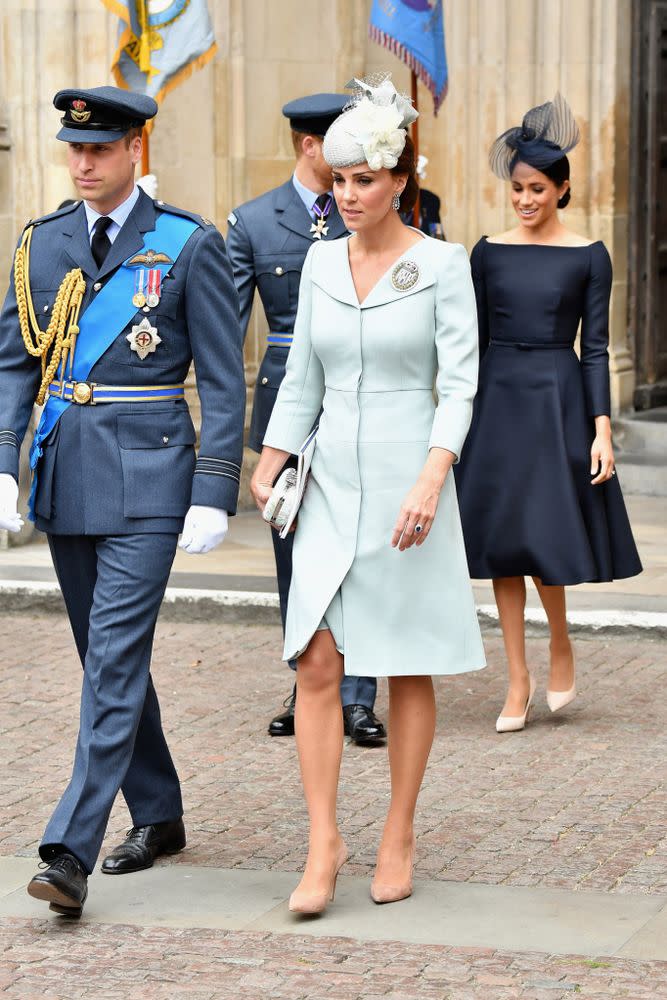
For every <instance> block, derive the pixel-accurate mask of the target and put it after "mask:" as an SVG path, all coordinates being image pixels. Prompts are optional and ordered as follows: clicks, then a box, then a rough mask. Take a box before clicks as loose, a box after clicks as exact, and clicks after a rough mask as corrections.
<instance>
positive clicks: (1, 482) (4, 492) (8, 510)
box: [0, 472, 23, 534]
mask: <svg viewBox="0 0 667 1000" xmlns="http://www.w3.org/2000/svg"><path fill="white" fill-rule="evenodd" d="M18 500H19V486H18V483H17V482H16V480H15V479H14V477H13V476H10V475H9V473H8V472H0V529H3V530H4V531H13V532H14V533H15V534H16V533H17V532H19V531H20V530H21V528H22V527H23V518H22V517H21V515H20V514H19V512H18V509H17V508H18Z"/></svg>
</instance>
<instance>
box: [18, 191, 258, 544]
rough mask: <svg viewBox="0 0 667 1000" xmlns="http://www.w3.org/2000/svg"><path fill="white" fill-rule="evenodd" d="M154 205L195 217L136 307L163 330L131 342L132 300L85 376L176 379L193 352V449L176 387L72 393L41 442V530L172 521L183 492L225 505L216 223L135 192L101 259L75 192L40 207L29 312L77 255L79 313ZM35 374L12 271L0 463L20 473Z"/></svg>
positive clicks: (227, 284)
mask: <svg viewBox="0 0 667 1000" xmlns="http://www.w3.org/2000/svg"><path fill="white" fill-rule="evenodd" d="M163 211H165V212H172V213H175V214H177V215H185V216H187V217H188V218H191V219H193V221H195V222H197V223H198V228H197V229H196V230H195V231H194V232H193V233H192V235H191V236H190V238H189V239H188V241H187V242H186V244H185V246H184V247H183V249H182V251H181V253H180V255H179V256H178V258H177V260H176V262H175V264H174V265H173V267H172V268H171V270H170V272H169V274H168V275H166V276H165V277H164V280H163V282H162V295H161V298H160V302H159V305H158V306H157V307H156V308H155V309H151V311H150V313H148V314H147V316H148V319H149V320H150V322H151V324H152V325H153V326H155V327H157V330H158V334H159V336H160V337H161V338H162V342H161V343H160V344H159V345H158V347H157V350H156V351H155V352H154V353H152V354H148V355H147V356H146V357H145V359H144V360H141V359H140V358H139V356H138V354H137V353H136V352H135V351H132V350H131V348H130V344H129V343H128V340H127V335H128V334H129V333H130V331H131V328H132V326H133V325H135V324H137V323H139V322H140V321H141V319H142V318H143V316H144V313H143V312H141V311H140V310H137V313H136V314H135V315H134V316H133V318H132V319H131V320H130V322H129V323H128V325H127V326H126V327H124V328H123V329H121V330H119V332H118V336H117V337H116V339H115V340H114V342H113V343H112V344H111V346H110V347H109V348H108V349H107V350H106V352H105V353H104V354H103V355H102V356H101V358H100V359H99V360H98V361H97V362H96V364H95V365H94V366H93V368H92V371H91V372H90V376H89V381H91V382H94V383H98V384H100V385H111V386H113V385H123V386H133V385H137V386H148V385H150V386H154V385H174V384H175V383H179V382H183V381H185V378H186V376H187V374H188V369H189V368H190V364H191V362H192V360H193V358H194V363H195V370H196V375H197V388H198V392H199V398H200V401H201V411H202V422H201V443H200V450H199V457H198V458H197V457H196V455H195V449H194V446H195V437H196V435H195V428H194V425H193V423H192V419H191V417H190V413H189V410H188V407H187V404H186V403H185V401H183V400H178V401H166V402H164V401H160V402H158V401H155V402H147V403H141V402H136V403H130V402H123V403H103V404H98V405H86V406H80V405H77V404H75V403H73V404H72V405H71V406H69V408H68V409H67V410H66V411H65V412H64V413H63V414H62V416H61V418H60V420H59V421H58V423H57V424H56V427H55V429H54V430H53V432H52V433H51V435H50V436H49V437H48V438H47V439H46V441H45V442H44V444H43V450H44V453H43V457H42V458H41V459H40V461H39V465H38V488H37V492H36V497H35V515H36V524H37V527H38V528H40V529H41V530H42V531H47V532H50V533H53V534H85V535H109V534H129V533H133V532H178V531H180V530H181V528H182V525H183V517H184V515H185V514H186V512H187V510H188V507H189V506H190V504H202V505H205V506H211V507H218V508H222V509H224V510H227V511H229V512H230V513H234V512H235V510H236V502H237V497H238V488H239V478H240V471H241V458H242V438H243V420H244V410H245V388H244V378H243V356H242V336H241V331H240V327H239V323H238V299H237V295H236V290H235V288H234V282H233V278H232V271H231V267H230V265H229V260H228V258H227V254H226V251H225V245H224V241H223V239H222V236H221V235H220V233H219V232H218V230H217V229H216V228H215V227H214V226H213V225H210V224H207V223H205V222H204V221H203V220H202V219H201V218H200V217H199V216H192V215H190V213H187V212H181V211H180V210H179V209H172V208H171V207H169V206H165V205H163V204H162V203H160V202H154V201H153V200H152V199H150V198H149V197H148V196H147V195H146V194H145V193H144V192H141V193H140V196H139V199H138V201H137V203H136V205H135V206H134V208H133V210H132V212H131V213H130V215H129V216H128V218H127V220H126V222H125V224H124V225H123V226H122V228H121V230H120V232H119V233H118V235H117V236H116V239H115V240H114V242H113V244H112V246H111V249H110V250H109V252H108V255H107V257H106V260H105V261H104V262H103V264H102V267H101V268H99V269H98V267H97V265H96V264H95V261H94V259H93V256H92V253H91V249H90V240H89V235H88V228H87V224H86V215H85V209H84V206H83V204H81V203H79V204H78V205H76V206H70V207H69V208H66V209H63V210H62V211H61V212H56V213H55V214H54V215H51V216H47V217H45V218H44V219H42V220H40V221H39V222H38V223H35V229H34V232H33V238H32V249H31V258H30V286H31V289H32V297H33V302H34V306H35V314H36V315H37V316H38V317H39V322H40V323H41V324H42V328H43V329H46V327H47V325H48V322H49V319H50V315H51V309H52V307H53V303H54V300H55V297H56V293H57V291H58V288H59V286H60V283H61V281H62V279H63V277H64V276H65V274H66V273H67V271H69V270H71V269H72V268H76V267H80V268H81V269H82V271H83V275H84V277H85V279H86V293H85V298H84V300H83V304H82V307H81V313H82V315H83V313H84V312H85V309H86V307H87V305H88V304H90V302H91V301H92V299H93V297H94V296H95V294H96V293H97V292H98V291H99V290H100V289H101V287H102V286H103V285H104V283H105V282H106V281H108V280H109V279H110V278H111V276H112V275H113V273H114V271H115V270H116V269H117V268H118V267H119V266H120V265H121V264H122V263H123V261H125V260H127V259H128V258H129V257H131V255H132V254H133V253H136V252H138V251H139V250H140V249H141V248H142V246H144V243H145V240H146V234H150V231H151V230H153V229H154V228H155V224H156V220H157V217H158V213H160V212H163ZM154 242H155V241H154ZM149 245H151V246H152V244H149ZM152 249H154V250H156V251H159V250H160V247H159V246H152ZM40 378H41V369H40V363H39V360H37V359H35V358H33V357H31V356H30V355H28V353H27V352H26V349H25V346H24V344H23V340H22V338H21V333H20V328H19V320H18V314H17V306H16V297H15V292H14V283H13V280H12V281H11V282H10V288H9V291H8V293H7V297H6V299H5V302H4V305H3V308H2V312H1V313H0V472H7V473H11V474H12V475H14V476H16V477H17V476H18V462H19V447H20V444H21V441H22V439H23V436H24V434H25V430H26V427H27V424H28V421H29V419H30V415H31V412H32V407H33V401H34V399H35V396H36V394H37V389H38V387H39V383H40Z"/></svg>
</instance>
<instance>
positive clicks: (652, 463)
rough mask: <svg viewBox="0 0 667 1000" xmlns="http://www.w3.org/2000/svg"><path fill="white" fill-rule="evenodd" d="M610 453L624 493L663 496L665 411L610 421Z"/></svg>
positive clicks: (666, 435) (665, 490)
mask: <svg viewBox="0 0 667 1000" xmlns="http://www.w3.org/2000/svg"><path fill="white" fill-rule="evenodd" d="M614 450H615V454H616V464H617V466H618V472H619V476H620V478H621V483H622V485H623V489H624V490H625V491H626V492H627V493H640V494H642V495H643V496H654V497H656V496H657V497H664V496H667V407H664V406H663V407H658V408H656V409H655V410H647V411H646V412H644V413H633V414H628V415H626V416H623V417H619V418H617V419H616V420H614Z"/></svg>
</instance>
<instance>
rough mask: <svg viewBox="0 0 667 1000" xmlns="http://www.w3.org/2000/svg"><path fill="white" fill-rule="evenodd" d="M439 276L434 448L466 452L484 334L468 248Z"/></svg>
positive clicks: (455, 250) (454, 251)
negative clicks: (479, 329) (480, 329)
mask: <svg viewBox="0 0 667 1000" xmlns="http://www.w3.org/2000/svg"><path fill="white" fill-rule="evenodd" d="M450 249H451V256H450V257H449V260H448V261H447V263H446V264H445V266H444V267H443V269H442V273H441V274H439V275H438V285H437V292H436V306H435V345H436V351H437V357H438V372H437V376H436V392H437V395H438V405H437V408H436V411H435V416H434V418H433V428H432V431H431V437H430V441H429V448H434V447H435V448H446V449H447V450H448V451H451V452H453V453H454V454H455V455H456V460H457V461H458V458H459V456H460V454H461V449H462V447H463V443H464V441H465V439H466V435H467V433H468V428H469V427H470V421H471V418H472V402H473V399H474V396H475V393H476V391H477V371H478V358H479V351H478V342H477V341H478V333H477V310H476V306H475V292H474V289H473V284H472V279H471V275H470V264H469V261H468V255H467V253H466V251H465V248H464V247H462V246H460V245H458V244H457V245H455V246H453V247H451V248H450Z"/></svg>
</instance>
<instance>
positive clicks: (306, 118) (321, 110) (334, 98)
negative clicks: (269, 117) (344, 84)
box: [283, 94, 350, 136]
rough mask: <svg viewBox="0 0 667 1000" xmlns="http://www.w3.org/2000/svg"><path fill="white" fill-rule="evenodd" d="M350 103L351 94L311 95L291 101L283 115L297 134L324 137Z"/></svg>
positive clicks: (284, 109)
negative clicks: (302, 133) (303, 133)
mask: <svg viewBox="0 0 667 1000" xmlns="http://www.w3.org/2000/svg"><path fill="white" fill-rule="evenodd" d="M349 102H350V95H349V94H311V95H310V97H299V98H297V99H296V101H290V102H289V103H288V104H286V105H285V107H284V108H283V114H284V115H285V118H289V123H290V126H291V128H293V129H294V131H295V132H305V133H307V134H308V135H319V136H323V135H324V133H325V132H326V130H327V129H328V128H329V126H330V125H333V123H334V121H335V120H336V118H338V116H339V114H340V113H341V111H342V110H343V108H344V107H345V105H346V104H349Z"/></svg>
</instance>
